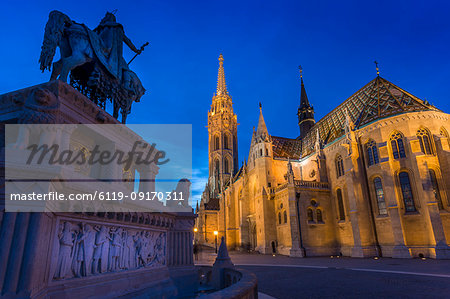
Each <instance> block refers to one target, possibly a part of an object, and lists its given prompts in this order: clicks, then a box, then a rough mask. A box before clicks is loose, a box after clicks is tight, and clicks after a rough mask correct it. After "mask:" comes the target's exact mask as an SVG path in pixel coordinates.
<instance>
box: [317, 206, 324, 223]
mask: <svg viewBox="0 0 450 299" xmlns="http://www.w3.org/2000/svg"><path fill="white" fill-rule="evenodd" d="M316 218H317V222H323V217H322V210H321V209H317V210H316Z"/></svg>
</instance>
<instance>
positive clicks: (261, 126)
mask: <svg viewBox="0 0 450 299" xmlns="http://www.w3.org/2000/svg"><path fill="white" fill-rule="evenodd" d="M256 136H269V132H268V131H267V127H266V122H265V121H264V116H263V113H262V105H261V103H259V120H258V127H257V129H256Z"/></svg>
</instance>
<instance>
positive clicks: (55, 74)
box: [50, 58, 63, 81]
mask: <svg viewBox="0 0 450 299" xmlns="http://www.w3.org/2000/svg"><path fill="white" fill-rule="evenodd" d="M62 60H63V58H61V59H60V60H58V61H57V62H54V63H53V70H52V75H51V76H50V81H53V80H56V78H57V77H58V75H59V74H61V69H62V67H63V61H62Z"/></svg>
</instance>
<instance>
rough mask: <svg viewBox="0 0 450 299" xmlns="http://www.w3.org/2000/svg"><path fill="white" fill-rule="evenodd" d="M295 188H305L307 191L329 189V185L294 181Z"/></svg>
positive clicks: (326, 183)
mask: <svg viewBox="0 0 450 299" xmlns="http://www.w3.org/2000/svg"><path fill="white" fill-rule="evenodd" d="M294 185H295V187H300V188H307V189H325V190H328V189H330V184H329V183H328V182H313V181H301V180H294Z"/></svg>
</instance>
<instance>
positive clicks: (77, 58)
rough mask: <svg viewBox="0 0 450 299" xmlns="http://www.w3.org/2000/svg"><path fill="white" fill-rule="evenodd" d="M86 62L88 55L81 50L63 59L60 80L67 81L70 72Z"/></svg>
mask: <svg viewBox="0 0 450 299" xmlns="http://www.w3.org/2000/svg"><path fill="white" fill-rule="evenodd" d="M85 62H86V57H84V55H83V54H81V53H80V52H75V53H73V54H72V56H69V57H67V58H64V59H63V63H62V68H61V75H59V80H61V81H63V82H67V77H68V76H69V72H70V71H71V70H73V69H74V68H76V67H77V66H80V65H82V64H84V63H85Z"/></svg>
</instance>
